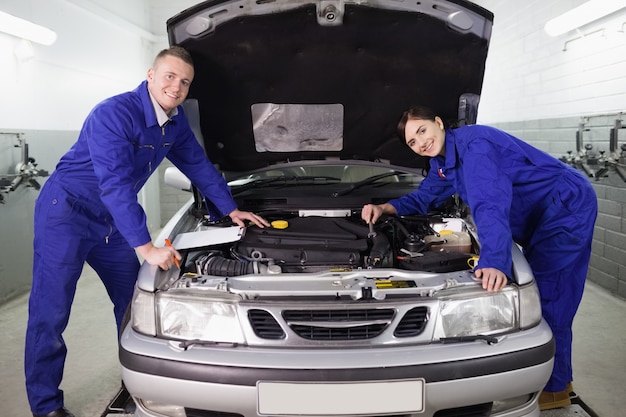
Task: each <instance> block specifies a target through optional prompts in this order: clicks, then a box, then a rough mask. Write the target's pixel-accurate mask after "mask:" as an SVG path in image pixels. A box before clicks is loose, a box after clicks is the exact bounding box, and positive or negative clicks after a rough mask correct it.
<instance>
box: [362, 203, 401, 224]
mask: <svg viewBox="0 0 626 417" xmlns="http://www.w3.org/2000/svg"><path fill="white" fill-rule="evenodd" d="M383 214H396V208H395V207H394V206H392V205H391V204H388V203H384V204H366V205H364V206H363V208H362V209H361V218H362V219H363V220H364V221H365V223H367V224H369V223H372V224H374V223H376V221H377V220H378V219H379V218H380V216H382V215H383Z"/></svg>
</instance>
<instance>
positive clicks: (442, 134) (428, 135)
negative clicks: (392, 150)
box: [404, 117, 446, 158]
mask: <svg viewBox="0 0 626 417" xmlns="http://www.w3.org/2000/svg"><path fill="white" fill-rule="evenodd" d="M404 137H405V139H406V144H407V145H408V146H409V148H411V150H412V151H413V152H415V153H416V154H418V155H421V156H429V157H431V158H432V157H435V156H437V155H442V156H443V155H445V138H446V131H445V129H444V125H443V121H442V120H441V118H440V117H435V120H424V119H409V120H407V122H406V126H405V127H404Z"/></svg>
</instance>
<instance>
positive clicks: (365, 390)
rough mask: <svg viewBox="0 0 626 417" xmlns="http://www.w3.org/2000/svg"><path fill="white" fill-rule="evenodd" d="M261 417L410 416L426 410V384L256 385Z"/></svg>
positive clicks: (275, 382) (400, 381)
mask: <svg viewBox="0 0 626 417" xmlns="http://www.w3.org/2000/svg"><path fill="white" fill-rule="evenodd" d="M257 399H258V411H259V414H261V415H301V416H340V415H354V414H370V415H375V414H410V413H419V412H421V411H423V410H424V380H423V379H411V380H394V381H384V382H382V381H376V382H367V381H366V382H346V383H342V382H337V383H315V382H279V381H259V382H258V383H257Z"/></svg>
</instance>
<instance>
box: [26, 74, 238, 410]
mask: <svg viewBox="0 0 626 417" xmlns="http://www.w3.org/2000/svg"><path fill="white" fill-rule="evenodd" d="M159 110H161V109H159ZM161 116H162V117H166V116H165V114H164V113H163V114H162V115H161ZM165 157H167V158H168V159H169V160H170V161H171V162H172V163H173V164H174V165H175V166H176V167H178V168H179V169H180V170H181V171H182V172H183V173H184V174H185V175H187V177H188V178H189V179H190V180H191V181H192V182H193V183H194V184H195V185H196V186H197V187H198V188H199V189H200V190H201V192H202V193H203V195H204V196H207V198H210V199H211V202H212V203H213V204H214V205H215V207H217V209H218V210H219V211H220V212H221V214H222V215H227V214H228V213H230V212H231V211H233V210H234V209H236V208H237V206H236V203H235V202H234V200H233V198H232V197H231V194H230V190H229V188H228V185H227V184H226V182H225V181H224V179H223V178H222V176H221V174H220V173H219V172H218V171H217V169H216V168H215V167H214V166H213V165H212V163H211V162H210V161H209V160H208V159H207V157H206V155H205V152H204V150H203V149H202V147H201V146H200V144H199V143H198V142H197V140H196V138H195V136H194V134H193V133H192V130H191V128H190V127H189V123H188V121H187V119H186V117H185V115H184V112H183V109H182V107H180V106H179V107H178V108H177V111H174V114H173V115H172V117H171V118H170V120H169V121H166V122H165V124H163V125H162V126H161V125H159V123H158V120H157V115H156V112H155V107H154V105H153V103H152V101H151V99H150V95H149V93H148V88H147V82H146V81H144V82H142V83H141V84H140V85H139V86H138V87H137V88H136V89H135V90H133V91H130V92H126V93H123V94H120V95H117V96H114V97H111V98H109V99H106V100H104V101H103V102H101V103H99V104H98V105H97V106H96V107H95V108H94V109H93V110H92V111H91V113H90V114H89V115H88V116H87V118H86V120H85V122H84V124H83V127H82V129H81V131H80V134H79V137H78V140H77V142H76V143H75V144H74V145H73V146H72V147H71V149H69V151H68V152H67V153H66V154H65V155H64V156H63V157H62V158H61V160H60V161H59V163H58V165H57V166H56V169H55V171H54V172H53V173H52V175H51V176H50V178H49V179H48V180H47V181H46V183H45V184H44V186H43V187H42V190H41V193H40V195H39V198H38V199H37V202H36V204H35V224H34V232H35V237H34V260H33V283H32V290H31V293H30V300H29V317H28V327H27V332H26V348H25V373H26V390H27V394H28V400H29V403H30V406H31V410H32V412H33V413H34V414H46V413H48V412H50V411H53V410H56V409H58V408H60V407H62V406H63V391H61V390H60V389H59V385H60V383H61V380H62V377H63V367H64V363H65V357H66V352H67V349H66V346H65V343H64V341H63V337H62V333H63V331H64V330H65V327H66V326H67V323H68V319H69V315H70V308H71V304H72V301H73V299H74V294H75V292H76V284H77V282H78V278H79V276H80V274H81V271H82V269H83V266H84V263H85V262H87V263H88V264H89V265H90V266H91V267H92V268H93V269H94V270H95V271H96V273H97V274H98V276H99V277H100V279H101V280H102V282H103V283H104V286H105V288H106V290H107V293H108V295H109V297H110V299H111V301H112V302H113V306H114V308H113V310H114V314H115V321H116V324H117V328H118V332H119V331H120V330H121V328H120V326H121V322H122V318H123V316H124V312H125V310H126V307H127V305H128V303H129V301H130V300H131V297H132V294H133V288H134V284H135V281H136V278H137V273H138V271H139V261H138V258H137V255H136V253H135V250H134V248H135V247H137V246H141V245H143V244H146V243H148V242H150V241H151V238H150V234H149V232H148V228H147V225H146V215H145V212H144V210H143V209H142V207H141V206H140V205H139V203H138V200H137V193H138V191H139V190H140V189H141V187H142V186H143V185H144V184H145V182H146V181H147V180H148V177H149V176H150V174H152V172H153V171H154V170H155V169H156V168H157V167H158V165H159V163H160V162H161V161H162V160H163V158H165ZM94 325H95V326H97V325H98V324H97V323H94Z"/></svg>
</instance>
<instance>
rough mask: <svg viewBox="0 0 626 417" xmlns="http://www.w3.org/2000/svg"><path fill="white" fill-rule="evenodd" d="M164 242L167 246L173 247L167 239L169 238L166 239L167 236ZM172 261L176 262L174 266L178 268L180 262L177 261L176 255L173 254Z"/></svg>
mask: <svg viewBox="0 0 626 417" xmlns="http://www.w3.org/2000/svg"><path fill="white" fill-rule="evenodd" d="M165 244H166V245H167V246H169V247H170V248H172V247H173V246H172V242H170V240H169V239H167V238H166V239H165ZM174 263H175V264H176V266H177V267H178V269H180V262H178V258H177V257H176V256H174Z"/></svg>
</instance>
